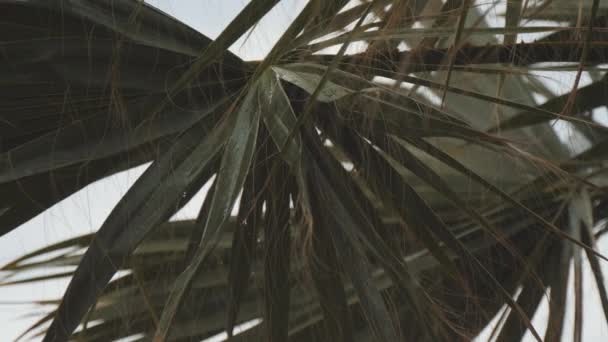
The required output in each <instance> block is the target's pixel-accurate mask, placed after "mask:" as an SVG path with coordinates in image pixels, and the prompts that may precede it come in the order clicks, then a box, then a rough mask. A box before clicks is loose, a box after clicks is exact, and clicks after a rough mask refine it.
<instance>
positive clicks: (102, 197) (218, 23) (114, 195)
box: [0, 0, 608, 342]
mask: <svg viewBox="0 0 608 342" xmlns="http://www.w3.org/2000/svg"><path fill="white" fill-rule="evenodd" d="M147 2H149V3H151V4H153V5H155V6H157V7H159V8H160V9H162V10H163V11H165V12H167V13H170V14H171V15H173V16H174V17H176V18H178V19H180V20H181V21H183V22H185V23H186V24H188V25H190V26H192V27H193V28H195V29H197V30H199V31H201V32H203V33H204V34H206V35H207V36H209V37H211V38H215V37H216V36H217V35H218V34H219V33H220V32H221V30H222V29H223V27H224V26H225V25H226V24H227V23H228V22H229V21H230V20H231V19H232V18H233V17H234V16H235V15H236V14H237V13H238V11H239V10H240V9H241V8H242V7H243V6H244V4H245V3H246V1H245V0H149V1H147ZM487 2H491V1H489V0H488V1H487ZM305 3H306V1H305V0H283V1H281V3H280V4H279V5H278V6H277V7H276V8H275V9H274V10H273V11H272V13H270V14H269V15H268V16H267V17H266V18H264V20H263V21H262V22H261V23H260V24H259V25H258V27H257V29H256V30H255V31H254V32H253V34H252V35H251V36H249V37H248V39H247V40H244V39H241V40H240V41H239V42H237V43H236V44H235V45H234V46H233V47H232V51H233V52H235V53H237V54H238V55H240V56H241V57H243V58H246V59H259V58H262V57H263V56H264V54H265V53H266V52H267V51H268V50H269V48H270V47H271V46H272V44H273V42H275V41H276V40H277V39H278V37H279V35H280V34H281V32H282V30H283V29H284V28H285V27H286V26H287V25H288V24H289V23H290V22H291V20H292V19H293V18H294V17H295V16H296V15H297V13H298V12H299V11H300V10H301V8H302V7H303V5H304V4H305ZM567 84H571V83H567ZM562 133H564V132H562ZM564 134H566V133H564ZM143 169H144V167H140V168H138V169H134V170H130V171H127V172H123V173H121V174H118V175H114V176H113V177H110V178H108V179H105V180H103V181H100V182H97V183H95V184H92V185H90V186H89V187H87V188H85V189H83V190H82V191H80V192H78V193H76V194H75V195H74V196H72V197H70V198H68V199H66V200H64V201H62V202H61V203H59V204H57V205H56V206H54V207H53V208H51V209H50V210H48V211H47V212H45V213H43V214H41V215H39V216H38V217H36V218H34V219H33V220H31V221H30V222H27V223H26V224H25V225H23V226H22V227H21V228H19V229H17V230H15V231H13V232H12V233H10V234H8V235H7V236H4V237H2V238H1V239H0V251H1V253H0V264H4V263H5V262H7V261H9V260H11V259H14V258H15V257H17V256H19V255H22V254H24V253H26V252H28V251H31V250H33V249H35V248H39V247H42V246H44V245H47V244H50V243H53V242H57V241H60V240H63V239H65V238H68V237H72V236H74V235H78V234H83V233H88V232H94V231H95V230H97V228H98V227H99V226H100V225H101V223H102V222H103V220H104V219H105V218H106V217H107V215H108V214H109V213H110V211H111V209H112V207H113V206H114V205H115V204H116V203H117V202H118V200H119V199H120V197H121V196H122V195H123V194H124V193H125V192H126V190H127V189H128V187H129V185H130V184H131V183H132V182H133V181H134V180H135V179H136V178H137V176H139V175H140V174H141V172H142V171H143ZM202 196H204V194H203V193H201V194H200V195H198V196H196V198H195V199H194V200H193V204H192V205H188V206H186V207H185V208H184V209H183V210H182V211H181V212H180V213H179V215H178V216H179V217H180V218H189V217H194V216H196V212H197V211H198V204H196V203H197V202H198V203H200V201H201V200H202ZM599 247H600V250H601V251H604V252H608V243H607V242H606V241H601V242H600V246H599ZM603 268H604V272H608V266H607V265H606V264H604V265H603ZM65 286H66V282H65V281H49V282H46V283H44V284H37V285H36V286H21V287H10V288H3V289H1V290H0V341H5V340H6V341H9V340H12V339H14V338H15V337H16V336H17V335H18V334H19V333H21V332H23V330H24V329H25V328H26V327H27V326H28V325H29V324H31V323H32V322H33V321H34V320H35V317H34V318H33V317H28V318H23V317H22V316H23V315H26V314H30V313H31V310H32V308H33V307H32V306H30V305H9V304H10V303H13V302H16V301H19V302H27V301H29V300H37V299H52V298H57V297H59V296H60V295H61V293H62V292H63V290H64V288H65ZM583 286H584V296H585V301H584V308H585V310H584V327H583V332H584V335H583V338H584V341H586V342H594V341H608V326H606V323H605V321H604V319H603V313H602V311H601V306H600V304H599V297H598V294H597V289H596V285H595V283H594V282H593V277H592V274H591V271H590V269H589V266H588V265H587V264H586V266H585V268H584V285H583ZM572 301H573V299H572V298H570V301H569V303H568V307H569V308H572ZM544 305H545V306H546V303H545V304H544ZM546 315H547V312H546V308H545V309H544V310H540V312H539V313H537V315H536V316H535V318H534V323H535V326H537V329H538V330H539V331H540V332H541V333H542V332H544V324H543V322H544V321H545V320H546ZM567 318H568V320H567V322H566V328H565V334H566V335H565V337H567V338H566V339H565V340H566V341H569V340H571V339H572V338H571V336H572V324H571V323H572V320H573V313H572V310H568V313H567ZM485 340H487V334H485V335H484V334H482V336H480V338H479V341H485ZM527 340H529V341H532V338H531V336H528V338H527Z"/></svg>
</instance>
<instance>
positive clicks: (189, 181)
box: [0, 0, 608, 341]
mask: <svg viewBox="0 0 608 342" xmlns="http://www.w3.org/2000/svg"><path fill="white" fill-rule="evenodd" d="M278 2H279V1H278V0H275V1H270V0H253V1H251V2H249V3H248V4H247V5H246V6H245V7H244V9H243V10H242V12H241V13H240V14H239V15H238V16H237V17H236V19H235V20H234V21H233V22H231V23H230V24H229V25H228V26H227V27H226V29H225V30H224V31H223V32H222V33H221V34H220V36H219V37H218V38H217V39H216V40H213V41H212V40H210V39H208V38H206V37H205V36H203V35H201V34H200V33H198V32H196V31H194V30H192V29H190V28H188V27H186V26H185V25H183V24H181V23H179V22H178V21H176V20H174V19H172V18H170V17H168V16H167V15H165V14H163V13H161V12H159V11H157V10H155V9H153V8H152V7H150V6H148V5H146V4H144V3H142V2H140V1H130V0H120V1H119V0H114V1H92V0H79V1H76V0H73V1H72V0H70V1H65V0H64V1H38V0H29V1H13V0H5V1H0V13H2V16H3V20H2V26H3V29H2V30H0V44H1V46H2V55H1V57H0V58H2V61H3V63H2V69H0V70H2V75H4V77H3V80H2V81H1V82H2V83H0V87H1V89H2V94H3V95H2V96H3V102H2V105H1V106H0V130H1V136H0V149H1V151H0V152H1V153H2V154H1V155H0V189H1V190H0V191H1V193H2V194H3V196H2V198H0V232H1V234H6V233H8V232H10V231H12V230H13V229H15V228H17V227H19V226H20V225H21V224H22V223H24V222H26V221H27V220H29V219H30V218H32V217H34V216H36V215H38V214H39V213H41V212H43V211H45V210H46V209H48V208H49V207H51V206H53V205H54V204H55V203H57V202H59V201H60V200H62V199H64V198H66V197H68V196H70V195H71V194H73V193H74V192H76V191H78V190H79V189H82V188H83V187H85V186H87V185H88V184H90V183H92V182H95V181H97V180H100V179H102V178H104V177H107V176H109V175H112V174H114V173H117V172H119V171H121V170H125V169H128V168H131V167H134V166H136V165H141V164H145V163H148V162H152V163H151V165H150V166H149V167H148V168H147V169H146V171H145V172H144V174H143V175H142V176H141V177H140V178H139V179H138V180H137V181H136V182H135V184H133V185H132V187H131V188H130V189H129V191H128V193H127V194H126V195H125V196H124V198H123V199H122V200H121V202H120V203H119V204H118V205H117V206H116V207H115V208H114V210H113V211H112V213H111V214H110V216H109V217H108V218H107V220H106V221H105V222H104V223H103V225H102V226H101V228H100V229H99V231H98V232H97V233H96V234H93V235H87V236H81V237H77V238H74V239H71V240H68V241H65V242H62V243H59V244H56V245H53V246H49V247H47V248H44V249H41V250H39V251H34V252H32V253H30V254H28V255H25V256H23V257H22V258H20V259H18V260H15V261H14V262H12V263H10V264H8V265H6V266H5V267H4V268H3V271H6V272H9V276H8V277H6V278H5V280H4V281H3V284H4V285H9V284H15V283H29V282H36V281H42V280H45V279H52V278H59V277H66V276H69V277H71V283H70V285H69V287H68V289H67V291H66V293H65V296H64V298H63V299H62V300H61V301H60V302H57V303H51V304H58V305H57V306H56V307H55V308H54V309H53V311H52V312H51V313H49V314H48V315H47V316H45V317H44V318H42V319H41V320H40V321H38V322H37V323H36V324H35V325H34V326H33V327H32V328H31V329H30V330H29V331H28V332H27V333H28V334H31V335H44V336H45V341H63V340H67V339H69V338H74V339H77V340H80V339H83V340H87V341H89V340H90V341H108V340H115V339H119V338H123V337H128V336H132V337H133V336H135V337H137V338H139V339H142V340H147V339H150V338H152V337H154V338H155V340H158V341H162V340H179V341H181V340H192V339H199V340H200V339H204V338H207V337H210V336H213V335H216V334H219V333H224V332H226V333H227V334H228V336H230V337H231V338H232V339H233V340H259V339H265V340H269V341H287V340H289V341H300V340H302V341H308V340H311V339H314V340H325V339H327V340H337V341H352V340H354V339H356V340H368V339H371V340H373V339H376V340H383V341H390V340H400V339H404V340H416V341H418V340H448V339H449V340H454V339H462V340H468V339H470V338H471V337H472V336H475V335H476V334H478V333H479V331H480V330H481V329H483V328H484V327H485V326H486V325H487V324H488V323H489V321H490V320H491V319H492V318H493V317H494V316H496V314H497V313H501V316H500V317H501V322H502V323H503V324H500V325H499V326H498V328H496V329H495V330H496V331H495V332H494V336H497V337H498V339H500V340H505V341H512V340H517V339H520V338H522V336H523V334H524V333H525V332H526V330H527V329H530V330H531V332H532V333H533V335H534V336H536V337H537V338H540V336H539V335H538V333H537V332H536V330H535V329H534V327H532V326H531V324H530V318H531V317H532V315H533V314H534V312H535V310H536V308H537V307H538V306H539V304H540V302H541V300H542V299H543V296H545V292H546V289H548V288H551V292H550V297H549V303H550V305H549V307H550V315H549V328H548V329H547V331H548V332H547V334H546V336H545V337H546V338H548V339H549V340H554V339H559V338H560V336H561V331H562V328H563V325H564V310H563V303H564V302H565V298H566V296H567V295H568V288H567V283H568V272H562V270H564V269H567V267H568V265H569V263H570V260H574V262H575V270H578V271H575V272H574V277H575V281H579V283H580V265H581V263H582V259H583V258H582V256H585V257H586V258H588V259H589V261H590V263H591V266H592V269H593V271H594V275H595V280H596V281H597V284H598V286H599V288H600V295H601V298H602V304H603V305H604V308H605V309H608V298H607V296H606V290H605V287H604V283H603V276H602V274H601V270H600V267H599V262H600V260H599V259H600V258H603V257H602V256H601V255H599V254H598V253H597V252H596V251H595V250H594V246H595V239H596V237H597V236H598V235H600V234H601V233H602V232H603V231H602V230H600V231H598V230H597V229H598V223H599V224H600V225H601V223H602V222H603V220H604V219H605V218H606V217H605V215H604V214H603V213H604V212H605V210H604V209H605V207H606V204H607V203H608V202H607V200H608V198H607V197H606V196H605V189H604V188H603V176H604V175H603V172H604V168H603V167H604V166H603V165H604V164H603V160H604V158H605V153H606V152H607V151H608V148H607V147H606V145H607V143H606V138H607V136H606V129H605V128H604V127H603V126H601V125H600V124H598V123H596V122H594V121H593V120H592V119H591V117H590V116H589V113H591V112H592V111H593V110H594V109H596V108H599V107H602V106H605V105H606V102H605V98H606V91H607V87H608V85H607V83H606V78H605V77H604V76H603V75H604V71H603V69H602V68H601V64H602V63H605V62H606V52H607V51H606V44H605V41H606V38H607V37H606V35H605V32H604V30H602V29H594V28H599V27H603V26H604V24H605V22H606V18H605V16H604V14H605V12H606V6H605V5H606V4H604V3H601V4H600V2H599V1H582V2H581V7H580V8H579V11H578V12H576V13H579V15H578V16H576V15H574V14H573V11H571V10H567V11H566V10H561V11H560V9H563V8H564V7H563V6H566V5H564V4H561V3H562V1H552V2H548V3H551V4H549V5H547V4H546V2H541V1H539V2H535V1H530V2H528V1H526V2H525V6H524V4H522V1H509V4H508V6H506V12H505V19H506V20H505V23H506V24H505V25H504V26H497V25H496V24H495V23H493V22H491V21H488V20H487V18H486V17H485V13H484V12H483V11H482V9H481V8H479V7H477V6H473V5H474V4H473V2H471V1H458V0H449V1H447V2H445V3H443V4H442V2H441V1H435V0H429V1H407V0H406V1H388V0H375V1H373V2H357V3H348V1H333V2H332V1H329V2H324V1H311V2H310V3H308V4H307V6H306V7H305V8H304V9H303V10H302V12H301V13H300V14H299V15H298V16H297V17H296V19H295V20H294V21H293V23H292V24H291V26H290V27H289V28H288V29H287V30H286V31H285V32H284V34H283V36H282V37H281V38H280V39H279V41H278V42H277V44H276V45H275V46H274V47H273V49H272V50H271V52H270V53H269V54H268V56H267V57H266V58H265V59H264V60H263V61H253V62H245V61H243V60H241V59H240V58H239V57H237V56H235V55H234V54H232V53H231V52H229V51H228V47H230V46H231V45H232V44H233V43H234V42H235V41H236V40H237V39H238V38H240V37H241V36H243V35H244V34H246V33H247V31H249V30H250V29H252V28H253V27H254V26H255V25H256V24H257V22H258V21H259V20H260V19H261V18H262V17H263V16H264V15H265V14H266V13H268V12H269V11H270V10H272V8H273V7H274V6H276V4H277V3H278ZM567 3H568V5H570V2H567ZM560 4H561V5H560ZM547 6H548V7H547ZM560 6H562V7H560ZM536 19H542V20H554V21H557V22H559V23H562V24H566V25H560V26H557V25H556V26H554V27H549V26H545V27H531V26H529V25H524V23H525V22H526V20H536ZM577 24H578V27H579V28H578V29H574V28H572V27H574V26H576V25H577ZM582 24H584V25H585V26H583V27H581V25H582ZM416 27H423V28H416ZM539 32H540V33H544V36H543V38H541V39H540V40H537V41H534V42H528V43H524V42H522V43H516V42H517V36H518V34H520V35H523V34H529V33H539ZM497 35H499V36H500V39H497V38H496V37H497ZM577 37H583V38H584V39H581V40H580V41H577V40H575V38H577ZM503 38H504V41H501V39H503ZM351 42H352V44H351ZM332 46H338V47H340V46H341V47H342V48H340V49H339V51H337V52H335V53H332V52H331V51H334V50H332V49H331V47H332ZM352 46H355V47H357V46H358V49H356V50H357V52H351V49H350V47H352ZM403 46H406V48H404V47H403ZM573 63H581V65H582V64H584V66H585V70H586V71H585V73H586V74H588V75H589V76H590V78H591V79H592V82H591V84H589V85H585V86H579V85H578V84H575V87H574V89H573V90H572V91H571V92H570V93H565V94H557V93H555V92H554V91H552V90H551V89H549V88H547V87H546V86H545V85H544V84H543V83H542V82H539V81H538V77H537V76H536V75H535V74H534V73H533V72H532V71H534V70H536V69H539V70H543V68H545V70H553V71H563V70H566V71H567V70H568V68H569V67H570V69H573V70H574V71H575V72H577V71H576V70H577V68H576V64H573ZM572 65H574V66H575V67H574V68H572ZM578 73H579V74H582V69H581V68H578ZM579 77H580V76H579ZM531 88H533V89H535V92H537V93H538V94H541V95H542V96H543V97H544V98H546V99H547V100H546V101H545V102H544V103H543V104H541V105H537V104H536V103H535V101H534V99H533V97H532V94H530V93H529V92H527V91H525V90H523V89H531ZM434 98H441V99H442V100H441V101H440V103H437V102H436V101H435V100H434ZM563 108H567V109H568V110H567V111H564V110H563ZM555 120H558V121H559V122H562V123H564V124H565V125H568V127H569V128H570V129H571V130H572V132H573V134H575V135H576V136H577V137H579V138H580V139H582V140H581V141H584V142H585V144H583V145H584V146H583V148H581V149H580V151H571V150H570V149H567V148H566V147H565V145H564V144H563V143H562V142H561V141H560V139H559V138H558V137H557V135H556V134H555V131H554V130H553V129H552V128H551V123H552V122H554V121H555ZM204 184H212V185H211V190H210V191H209V192H208V194H207V196H206V198H205V200H204V203H203V204H202V207H201V210H200V214H199V216H198V218H196V220H192V221H177V222H168V220H169V218H170V217H171V216H172V215H173V214H174V213H175V212H176V211H177V210H179V208H181V207H182V206H183V205H184V204H185V203H186V202H187V201H188V200H189V199H190V198H191V197H192V196H193V195H194V194H195V193H196V192H197V191H198V190H199V189H200V188H201V187H202V186H203V185H204ZM235 205H237V207H238V214H237V215H236V216H232V215H231V211H232V208H233V207H234V206H235ZM83 252H84V253H83ZM51 255H52V257H51ZM47 256H48V257H47ZM45 257H46V258H45ZM41 258H42V260H43V261H39V260H41ZM35 260H38V261H35ZM576 265H578V266H576ZM51 266H52V267H65V266H71V267H73V268H74V267H75V270H74V271H69V272H67V273H65V272H63V273H56V274H51V275H47V276H44V277H31V276H28V275H27V274H28V273H27V272H29V271H31V270H35V269H40V268H48V267H51ZM121 270H126V271H128V272H127V274H126V275H124V276H121V277H114V275H115V274H116V273H117V272H118V271H121ZM515 270H517V271H515ZM113 277H114V278H113ZM516 293H517V294H519V295H518V296H516ZM580 297H581V295H580V291H578V292H577V295H576V300H577V301H580ZM45 304H48V303H45ZM578 310H580V308H579V306H577V312H578ZM49 323H50V325H49ZM244 323H246V325H247V329H246V330H245V331H244V332H243V331H242V330H243V329H237V330H238V331H237V330H235V327H236V326H240V325H241V324H244ZM575 325H577V326H578V331H579V332H578V334H579V335H580V319H577V321H576V323H575ZM575 328H576V327H575ZM575 331H577V329H575ZM236 332H239V333H238V334H236V335H235V333H236Z"/></svg>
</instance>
